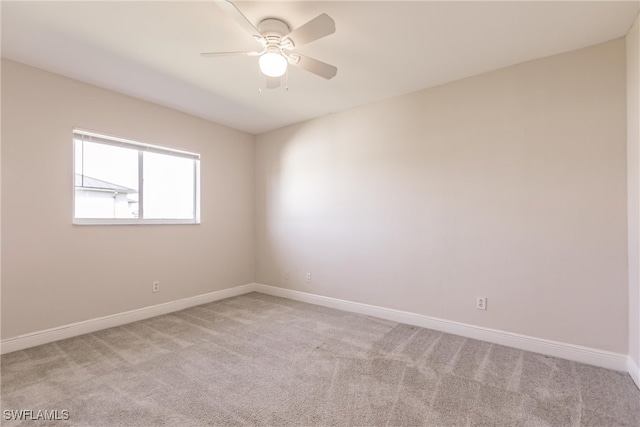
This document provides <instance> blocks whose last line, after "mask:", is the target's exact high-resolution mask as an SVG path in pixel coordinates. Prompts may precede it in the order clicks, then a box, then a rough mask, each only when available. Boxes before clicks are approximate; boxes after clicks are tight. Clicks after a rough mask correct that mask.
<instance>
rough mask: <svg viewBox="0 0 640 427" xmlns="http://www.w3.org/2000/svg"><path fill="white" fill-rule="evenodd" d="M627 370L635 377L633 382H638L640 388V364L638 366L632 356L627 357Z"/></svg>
mask: <svg viewBox="0 0 640 427" xmlns="http://www.w3.org/2000/svg"><path fill="white" fill-rule="evenodd" d="M627 371H628V372H629V375H631V378H633V382H634V383H636V386H637V387H638V388H640V366H638V364H637V363H636V361H635V360H633V359H632V358H631V356H628V357H627Z"/></svg>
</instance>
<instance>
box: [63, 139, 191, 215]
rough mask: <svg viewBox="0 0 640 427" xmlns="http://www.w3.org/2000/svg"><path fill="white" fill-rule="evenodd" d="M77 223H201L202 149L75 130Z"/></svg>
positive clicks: (75, 201) (75, 203)
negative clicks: (184, 148)
mask: <svg viewBox="0 0 640 427" xmlns="http://www.w3.org/2000/svg"><path fill="white" fill-rule="evenodd" d="M73 144H74V186H75V195H74V221H73V222H74V224H197V223H199V222H200V155H199V154H195V153H189V152H186V151H181V150H174V149H171V148H166V147H159V146H157V145H150V144H143V143H139V142H134V141H129V140H126V139H121V138H115V137H111V136H106V135H99V134H96V133H93V132H86V131H80V130H74V131H73Z"/></svg>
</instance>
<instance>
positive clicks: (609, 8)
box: [1, 1, 639, 134]
mask: <svg viewBox="0 0 640 427" xmlns="http://www.w3.org/2000/svg"><path fill="white" fill-rule="evenodd" d="M235 4H236V5H237V6H238V8H239V9H240V10H241V11H242V12H243V13H244V14H245V15H246V16H247V17H248V18H249V19H250V20H251V21H252V22H253V23H254V24H256V25H257V23H258V22H259V21H260V20H262V19H264V18H267V17H277V18H280V19H282V20H284V21H286V22H288V23H289V25H290V27H291V28H296V27H299V26H300V25H302V24H304V23H305V22H307V21H308V20H310V19H312V18H314V17H316V16H317V15H319V14H320V13H323V12H324V13H327V14H329V15H330V16H331V17H332V18H333V19H334V20H335V22H336V32H335V34H332V35H330V36H328V37H325V38H323V39H320V40H317V41H315V42H312V43H310V44H308V45H305V46H302V47H301V48H300V49H299V51H300V52H301V53H303V54H306V55H308V56H312V57H314V58H317V59H320V60H322V61H324V62H328V63H331V64H333V65H336V66H337V67H338V75H337V76H336V77H334V78H333V79H331V80H324V79H322V78H320V77H317V76H315V75H313V74H309V73H307V72H304V71H302V70H300V69H296V68H290V71H289V78H288V86H289V90H288V91H285V90H283V89H277V90H263V91H262V93H259V92H258V88H259V87H260V86H261V84H262V85H264V82H262V81H261V79H260V77H259V73H258V66H257V58H255V57H224V58H202V57H200V56H199V53H200V52H211V51H229V50H255V47H256V44H255V42H254V41H253V40H252V39H251V37H250V36H249V35H248V34H247V33H245V32H244V31H243V30H242V28H241V27H239V26H238V25H237V24H236V23H235V21H233V20H232V19H230V18H229V16H227V15H226V14H225V13H223V11H222V10H221V9H220V8H219V7H218V6H217V5H216V4H215V3H214V2H213V1H195V2H189V1H178V2H166V1H145V2H131V1H110V2H93V1H79V2H56V1H46V2H25V1H17V2H8V1H2V10H1V13H2V56H3V57H5V58H9V59H12V60H15V61H18V62H22V63H25V64H28V65H32V66H35V67H38V68H42V69H45V70H48V71H52V72H55V73H59V74H62V75H65V76H69V77H72V78H75V79H78V80H81V81H85V82H88V83H91V84H94V85H97V86H101V87H104V88H107V89H111V90H115V91H117V92H121V93H124V94H127V95H131V96H135V97H138V98H141V99H145V100H148V101H151V102H155V103H158V104H161V105H165V106H168V107H171V108H175V109H177V110H180V111H184V112H187V113H190V114H193V115H196V116H199V117H203V118H205V119H209V120H212V121H215V122H218V123H222V124H225V125H228V126H231V127H234V128H237V129H241V130H244V131H247V132H250V133H254V134H257V133H261V132H265V131H269V130H272V129H276V128H279V127H282V126H285V125H288V124H292V123H296V122H300V121H303V120H307V119H310V118H314V117H319V116H323V115H326V114H330V113H333V112H337V111H341V110H345V109H347V108H351V107H355V106H358V105H362V104H366V103H369V102H373V101H376V100H380V99H384V98H388V97H392V96H396V95H400V94H403V93H408V92H413V91H416V90H419V89H423V88H427V87H431V86H435V85H440V84H443V83H446V82H450V81H453V80H457V79H461V78H464V77H468V76H472V75H475V74H479V73H482V72H486V71H490V70H494V69H497V68H501V67H505V66H509V65H512V64H516V63H520V62H523V61H528V60H531V59H536V58H541V57H544V56H548V55H553V54H557V53H561V52H566V51H569V50H574V49H578V48H581V47H585V46H589V45H593V44H597V43H601V42H604V41H608V40H612V39H615V38H618V37H622V36H624V35H625V34H626V33H627V31H628V30H629V27H630V26H631V24H632V23H633V20H634V18H635V16H636V15H637V13H638V9H639V7H638V6H639V2H638V1H622V2H614V1H585V2H582V1H569V2H555V1H547V2H542V1H537V2H520V1H510V2H484V1H470V2H456V1H440V2H430V1H409V2H400V1H386V2H385V1H346V2H345V1H285V2H270V1H260V2H244V1H238V2H235Z"/></svg>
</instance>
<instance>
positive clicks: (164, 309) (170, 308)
mask: <svg viewBox="0 0 640 427" xmlns="http://www.w3.org/2000/svg"><path fill="white" fill-rule="evenodd" d="M254 291H257V292H261V293H264V294H268V295H273V296H278V297H282V298H288V299H291V300H295V301H301V302H306V303H310V304H315V305H320V306H324V307H330V308H336V309H339V310H344V311H349V312H353V313H359V314H364V315H368V316H374V317H379V318H381V319H387V320H391V321H394V322H399V323H405V324H408V325H415V326H420V327H423V328H429V329H434V330H437V331H442V332H447V333H450V334H455V335H460V336H464V337H467V338H473V339H478V340H482V341H487V342H491V343H495V344H500V345H505V346H508V347H513V348H518V349H521V350H526V351H532V352H535V353H541V354H546V355H549V356H554V357H560V358H563V359H568V360H573V361H576V362H581V363H586V364H589V365H594V366H600V367H603V368H607V369H614V370H617V371H627V372H629V374H630V375H631V377H632V378H633V380H634V381H635V382H636V384H637V385H638V386H639V387H640V369H639V368H638V365H637V364H636V363H635V362H634V361H633V360H632V359H631V357H629V356H627V355H624V354H620V353H612V352H608V351H604V350H598V349H594V348H589V347H582V346H578V345H573V344H566V343H562V342H557V341H551V340H546V339H542V338H536V337H531V336H527V335H520V334H515V333H511V332H506V331H501V330H496V329H489V328H483V327H480V326H474V325H468V324H465V323H459V322H453V321H450V320H444V319H438V318H435V317H429V316H425V315H422V314H416V313H410V312H407V311H401V310H395V309H390V308H384V307H379V306H374V305H368V304H362V303H357V302H351V301H346V300H341V299H337V298H331V297H325V296H321V295H314V294H309V293H305V292H299V291H294V290H291V289H284V288H278V287H274V286H268V285H263V284H259V283H250V284H247V285H242V286H237V287H235V288H229V289H223V290H220V291H215V292H210V293H207V294H203V295H198V296H195V297H190V298H184V299H180V300H177V301H170V302H166V303H163V304H158V305H154V306H150V307H144V308H140V309H137V310H131V311H127V312H124V313H118V314H113V315H110V316H105V317H99V318H96V319H90V320H86V321H83V322H77V323H72V324H68V325H64V326H60V327H57V328H52V329H47V330H44V331H38V332H34V333H30V334H25V335H20V336H18V337H14V338H8V339H6V340H2V341H1V342H0V354H5V353H10V352H12V351H17V350H22V349H25V348H29V347H35V346H38V345H41V344H46V343H49V342H53V341H58V340H62V339H66V338H71V337H74V336H78V335H82V334H87V333H90V332H95V331H99V330H102V329H107V328H111V327H114V326H120V325H124V324H126V323H131V322H136V321H138V320H143V319H148V318H150V317H155V316H159V315H162V314H167V313H172V312H174V311H179V310H183V309H185V308H189V307H193V306H196V305H201V304H207V303H210V302H213V301H218V300H221V299H225V298H230V297H234V296H238V295H242V294H246V293H249V292H254Z"/></svg>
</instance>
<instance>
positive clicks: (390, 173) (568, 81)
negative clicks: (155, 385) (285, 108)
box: [256, 39, 628, 354]
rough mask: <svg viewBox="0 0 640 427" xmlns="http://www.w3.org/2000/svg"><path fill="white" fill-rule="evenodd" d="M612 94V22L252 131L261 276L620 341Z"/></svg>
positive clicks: (577, 337) (507, 324) (623, 242)
mask: <svg viewBox="0 0 640 427" xmlns="http://www.w3.org/2000/svg"><path fill="white" fill-rule="evenodd" d="M398 78H401V76H398ZM311 101H312V100H311ZM625 111H626V108H625V42H624V40H623V39H619V40H615V41H612V42H608V43H605V44H602V45H598V46H594V47H589V48H586V49H582V50H579V51H575V52H570V53H566V54H562V55H558V56H553V57H549V58H545V59H541V60H537V61H532V62H528V63H524V64H520V65H517V66H513V67H509V68H506V69H502V70H498V71H495V72H491V73H487V74H483V75H479V76H476V77H472V78H468V79H465V80H462V81H457V82H454V83H451V84H447V85H444V86H441V87H437V88H432V89H428V90H424V91H421V92H417V93H413V94H409V95H405V96H401V97H397V98H394V99H390V100H386V101H382V102H378V103H374V104H371V105H367V106H363V107H360V108H356V109H353V110H350V111H346V112H341V113H337V114H334V115H330V116H327V117H324V118H320V119H316V120H312V121H309V122H306V123H301V124H297V125H293V126H290V127H287V128H284V129H280V130H276V131H273V132H269V133H266V134H262V135H259V136H257V138H256V203H257V205H256V209H257V211H256V250H257V265H256V280H257V281H258V282H260V283H264V284H268V285H274V286H279V287H284V288H290V289H295V290H300V291H305V292H311V293H315V294H320V295H326V296H331V297H337V298H341V299H346V300H350V301H357V302H362V303H368V304H374V305H379V306H383V307H389V308H394V309H400V310H406V311H410V312H416V313H421V314H424V315H428V316H434V317H438V318H443V319H449V320H452V321H459V322H464V323H469V324H473V325H479V326H483V327H489V328H496V329H501V330H506V331H511V332H515V333H522V334H526V335H531V336H536V337H541V338H545V339H551V340H557V341H561V342H566V343H572V344H577V345H584V346H588V347H593V348H598V349H603V350H609V351H613V352H619V353H623V354H626V353H627V346H628V332H627V331H628V280H627V224H626V209H627V207H626V198H627V194H626V184H625V182H626V178H627V177H626V131H625V130H626V112H625ZM285 270H289V272H290V273H289V274H290V277H289V279H285V278H284V271H285ZM306 272H311V273H312V283H311V284H307V283H305V280H304V274H305V273H306ZM476 296H487V297H488V310H487V311H486V312H482V311H478V310H476V309H475V297H476Z"/></svg>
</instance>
